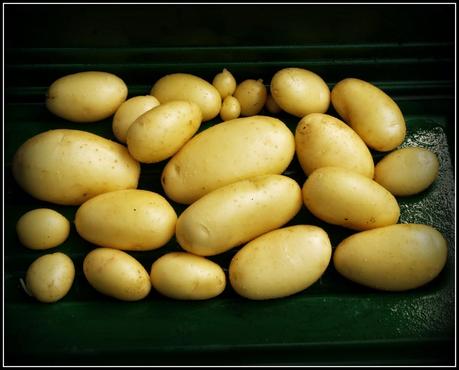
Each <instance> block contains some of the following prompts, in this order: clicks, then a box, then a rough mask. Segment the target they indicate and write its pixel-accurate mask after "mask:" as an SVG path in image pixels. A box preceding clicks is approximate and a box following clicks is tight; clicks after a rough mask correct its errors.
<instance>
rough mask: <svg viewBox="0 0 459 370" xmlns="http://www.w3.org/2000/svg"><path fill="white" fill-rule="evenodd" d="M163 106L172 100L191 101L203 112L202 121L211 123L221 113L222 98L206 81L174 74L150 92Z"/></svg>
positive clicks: (160, 80)
mask: <svg viewBox="0 0 459 370" xmlns="http://www.w3.org/2000/svg"><path fill="white" fill-rule="evenodd" d="M150 95H153V96H154V97H155V98H156V99H158V100H159V102H160V103H161V104H164V103H167V102H169V101H171V100H191V101H192V102H194V103H196V104H197V105H198V106H199V108H200V109H201V112H202V120H203V121H209V120H211V119H212V118H215V117H217V116H218V114H219V113H220V108H221V106H222V97H221V96H220V93H219V92H218V90H217V89H216V88H215V87H214V86H213V85H212V84H210V83H209V82H207V81H206V80H204V79H202V78H200V77H198V76H194V75H192V74H188V73H173V74H169V75H166V76H164V77H162V78H160V79H159V80H158V81H156V83H155V84H154V85H153V87H152V88H151V91H150Z"/></svg>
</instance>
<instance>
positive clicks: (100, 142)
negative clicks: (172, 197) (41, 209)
mask: <svg viewBox="0 0 459 370" xmlns="http://www.w3.org/2000/svg"><path fill="white" fill-rule="evenodd" d="M12 169H13V176H14V178H15V180H16V181H17V183H18V184H19V185H20V186H21V188H22V189H24V190H25V191H26V192H27V193H29V194H30V195H32V196H33V197H35V198H37V199H40V200H44V201H48V202H51V203H56V204H62V205H80V204H82V203H83V202H84V201H86V200H87V199H90V198H92V197H93V196H95V195H98V194H101V193H105V192H108V191H114V190H120V189H130V188H137V185H138V180H139V176H140V165H139V163H138V162H137V161H136V160H134V159H133V158H132V157H131V156H130V155H129V152H128V150H127V148H126V147H124V146H123V145H121V144H118V143H115V142H114V141H111V140H107V139H105V138H103V137H101V136H98V135H95V134H92V133H89V132H85V131H81V130H67V129H56V130H49V131H46V132H43V133H40V134H38V135H35V136H33V137H32V138H30V139H28V140H27V141H26V142H25V143H23V144H22V145H21V146H20V147H19V148H18V150H17V151H16V153H15V155H14V158H13V166H12Z"/></svg>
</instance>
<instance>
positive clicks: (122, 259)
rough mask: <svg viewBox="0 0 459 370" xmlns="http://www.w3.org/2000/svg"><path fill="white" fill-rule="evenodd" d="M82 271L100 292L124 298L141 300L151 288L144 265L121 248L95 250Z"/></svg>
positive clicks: (88, 257)
mask: <svg viewBox="0 0 459 370" xmlns="http://www.w3.org/2000/svg"><path fill="white" fill-rule="evenodd" d="M83 273H84V275H85V277H86V279H87V280H88V282H89V284H90V285H91V286H92V287H93V288H94V289H95V290H97V291H98V292H99V293H102V294H104V295H107V296H110V297H113V298H116V299H119V300H122V301H139V300H141V299H143V298H145V297H146V296H147V295H148V294H149V293H150V290H151V282H150V276H149V275H148V272H147V271H146V270H145V268H144V267H143V265H142V264H141V263H140V262H139V261H137V260H136V259H135V258H134V257H132V256H131V255H129V254H128V253H126V252H123V251H120V250H118V249H113V248H96V249H93V250H92V251H91V252H89V253H88V254H87V255H86V257H85V258H84V260H83Z"/></svg>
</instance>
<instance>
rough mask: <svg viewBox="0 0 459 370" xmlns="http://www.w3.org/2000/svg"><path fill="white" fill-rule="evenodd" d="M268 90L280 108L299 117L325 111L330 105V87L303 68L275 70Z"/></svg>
mask: <svg viewBox="0 0 459 370" xmlns="http://www.w3.org/2000/svg"><path fill="white" fill-rule="evenodd" d="M270 91H271V95H272V97H273V98H274V100H275V102H276V103H277V104H278V105H279V107H280V108H281V109H283V110H284V111H286V112H287V113H290V114H292V115H294V116H296V117H300V118H302V117H304V116H306V115H307V114H309V113H325V112H326V111H327V110H328V107H329V105H330V89H329V88H328V86H327V84H326V83H325V81H324V80H323V79H322V78H321V77H320V76H318V75H317V74H315V73H314V72H311V71H308V70H307V69H303V68H284V69H281V70H280V71H277V72H276V73H275V74H274V76H273V78H272V79H271V87H270Z"/></svg>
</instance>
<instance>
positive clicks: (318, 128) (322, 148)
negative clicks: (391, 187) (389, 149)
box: [295, 113, 375, 178]
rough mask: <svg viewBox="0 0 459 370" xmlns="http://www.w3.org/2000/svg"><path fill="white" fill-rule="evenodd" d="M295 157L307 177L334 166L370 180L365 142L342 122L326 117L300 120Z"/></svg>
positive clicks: (369, 157) (370, 159)
mask: <svg viewBox="0 0 459 370" xmlns="http://www.w3.org/2000/svg"><path fill="white" fill-rule="evenodd" d="M295 144H296V154H297V157H298V161H299V162H300V165H301V167H302V169H303V171H304V172H305V174H306V175H310V174H311V173H312V172H313V171H314V170H316V169H317V168H320V167H328V166H336V167H344V168H347V169H350V170H353V171H356V172H358V173H360V174H362V175H364V176H367V177H369V178H373V174H374V167H375V166H374V162H373V157H372V155H371V153H370V150H369V149H368V147H367V145H366V144H365V142H364V141H363V140H362V139H361V138H360V136H359V135H357V133H356V132H355V131H354V130H352V129H351V128H350V127H349V126H348V125H346V124H345V123H344V122H342V121H341V120H339V119H337V118H335V117H332V116H330V115H328V114H322V113H311V114H308V115H307V116H305V117H303V118H302V119H301V121H300V122H299V123H298V125H297V127H296V131H295Z"/></svg>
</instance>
